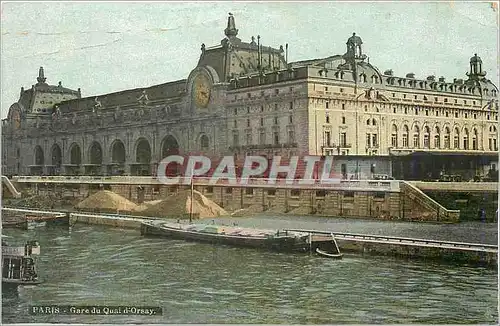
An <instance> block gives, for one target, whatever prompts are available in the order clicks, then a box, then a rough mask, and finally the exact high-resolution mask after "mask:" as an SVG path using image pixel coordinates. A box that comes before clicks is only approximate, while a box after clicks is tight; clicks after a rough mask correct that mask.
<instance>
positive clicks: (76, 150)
mask: <svg viewBox="0 0 500 326" xmlns="http://www.w3.org/2000/svg"><path fill="white" fill-rule="evenodd" d="M81 164H82V151H81V149H80V145H78V144H76V143H73V144H72V145H71V147H70V151H69V165H67V166H66V173H67V174H80V165H81Z"/></svg>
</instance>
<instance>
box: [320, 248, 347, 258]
mask: <svg viewBox="0 0 500 326" xmlns="http://www.w3.org/2000/svg"><path fill="white" fill-rule="evenodd" d="M316 253H317V254H318V255H320V256H323V257H328V258H334V259H342V257H343V256H344V255H343V254H341V253H337V254H334V253H330V252H326V251H323V250H321V249H319V248H316Z"/></svg>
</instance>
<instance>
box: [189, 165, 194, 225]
mask: <svg viewBox="0 0 500 326" xmlns="http://www.w3.org/2000/svg"><path fill="white" fill-rule="evenodd" d="M193 193H194V187H193V170H191V201H190V206H191V207H190V208H189V224H191V223H192V222H193Z"/></svg>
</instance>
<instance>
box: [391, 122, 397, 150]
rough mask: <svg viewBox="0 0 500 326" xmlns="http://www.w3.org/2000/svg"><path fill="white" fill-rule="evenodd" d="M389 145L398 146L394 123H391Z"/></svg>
mask: <svg viewBox="0 0 500 326" xmlns="http://www.w3.org/2000/svg"><path fill="white" fill-rule="evenodd" d="M391 146H392V147H394V148H397V147H398V127H397V126H396V125H392V134H391Z"/></svg>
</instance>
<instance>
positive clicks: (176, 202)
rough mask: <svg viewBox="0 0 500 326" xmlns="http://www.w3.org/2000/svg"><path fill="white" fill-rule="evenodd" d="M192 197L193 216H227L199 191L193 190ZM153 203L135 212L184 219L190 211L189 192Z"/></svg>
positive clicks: (182, 192)
mask: <svg viewBox="0 0 500 326" xmlns="http://www.w3.org/2000/svg"><path fill="white" fill-rule="evenodd" d="M193 197H194V200H193V214H195V215H197V216H198V217H199V218H213V217H218V216H225V215H229V214H228V213H227V212H226V211H225V210H224V209H223V208H221V207H220V206H219V205H217V204H216V203H214V202H213V201H211V200H210V199H208V198H207V197H205V196H203V195H202V194H201V193H200V192H199V191H196V190H194V191H193ZM155 202H156V203H154V202H149V203H148V204H145V205H141V206H140V207H139V208H138V209H137V210H136V211H138V212H140V213H141V215H145V216H155V217H175V218H185V217H187V216H188V215H189V213H190V210H191V190H182V191H179V192H177V193H175V194H172V195H170V196H168V197H167V198H165V199H163V200H161V201H155ZM146 206H147V207H146Z"/></svg>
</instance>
